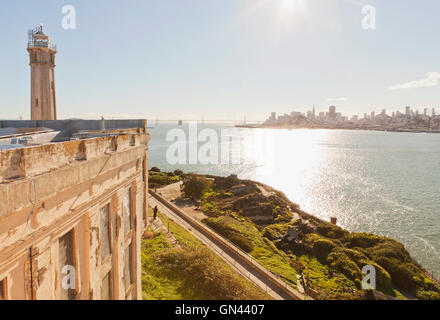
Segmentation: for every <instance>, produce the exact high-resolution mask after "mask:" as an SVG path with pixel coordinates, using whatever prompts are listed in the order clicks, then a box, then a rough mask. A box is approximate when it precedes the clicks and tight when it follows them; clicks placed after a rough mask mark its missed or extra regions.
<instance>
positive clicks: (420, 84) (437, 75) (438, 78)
mask: <svg viewBox="0 0 440 320" xmlns="http://www.w3.org/2000/svg"><path fill="white" fill-rule="evenodd" d="M439 83H440V72H429V73H428V74H427V75H426V78H425V79H420V80H415V81H411V82H407V83H403V84H397V85H394V86H390V87H389V88H388V89H389V90H404V89H416V88H424V87H435V86H436V85H438V84H439Z"/></svg>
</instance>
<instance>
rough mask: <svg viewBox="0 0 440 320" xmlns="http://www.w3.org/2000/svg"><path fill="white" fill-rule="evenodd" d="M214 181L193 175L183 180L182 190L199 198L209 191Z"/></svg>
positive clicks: (188, 195) (187, 194)
mask: <svg viewBox="0 0 440 320" xmlns="http://www.w3.org/2000/svg"><path fill="white" fill-rule="evenodd" d="M211 184H212V181H211V180H209V179H206V178H203V177H200V176H195V175H191V176H188V177H186V178H185V179H184V180H183V183H182V185H181V190H182V192H183V194H184V195H186V196H187V197H188V198H191V199H193V200H199V199H200V198H201V197H202V195H203V194H204V193H205V192H207V191H209V189H210V188H211Z"/></svg>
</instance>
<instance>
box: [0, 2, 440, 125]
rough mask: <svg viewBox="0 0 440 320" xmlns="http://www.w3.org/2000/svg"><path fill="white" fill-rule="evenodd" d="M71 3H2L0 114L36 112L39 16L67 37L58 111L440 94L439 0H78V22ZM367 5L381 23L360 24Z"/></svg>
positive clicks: (250, 112)
mask: <svg viewBox="0 0 440 320" xmlns="http://www.w3.org/2000/svg"><path fill="white" fill-rule="evenodd" d="M64 5H65V3H62V2H56V3H26V6H27V8H28V9H29V10H25V11H23V10H22V3H20V1H18V2H14V3H10V2H8V3H2V4H1V5H0V7H1V9H2V10H0V18H1V19H0V26H1V28H0V30H1V31H0V33H1V35H2V41H3V43H6V44H7V45H6V46H5V49H4V50H2V51H1V53H0V55H1V58H2V59H1V60H0V61H1V62H0V67H1V68H2V70H3V74H4V75H6V76H5V77H2V79H1V80H0V94H1V95H2V97H3V100H2V104H1V105H2V108H1V111H0V118H10V119H18V118H19V117H22V118H23V119H28V118H30V114H29V103H30V83H29V80H28V79H29V78H30V76H29V75H30V68H29V66H28V63H29V61H28V60H29V58H28V57H27V52H26V50H25V47H26V31H27V29H30V28H33V27H35V26H36V25H39V24H40V23H41V22H43V23H44V25H45V30H47V32H48V33H49V34H50V35H51V38H52V39H54V40H55V42H56V43H57V44H58V50H59V54H58V55H57V85H58V86H57V104H58V107H59V108H58V113H59V118H60V119H63V118H71V117H82V118H99V117H100V116H101V115H104V116H106V117H112V116H115V117H124V116H126V117H139V116H143V117H147V118H148V119H150V120H154V119H155V118H156V117H158V118H159V119H170V118H172V119H174V118H178V119H184V120H185V119H191V118H200V117H201V116H202V115H204V116H205V118H207V119H208V118H209V119H231V120H233V119H234V120H236V119H243V117H244V116H246V117H247V118H248V119H249V121H252V120H258V119H261V120H263V119H265V118H266V117H267V113H268V112H270V111H271V110H277V111H278V112H280V113H287V112H290V111H291V110H298V111H300V112H306V111H307V110H308V109H309V108H310V107H309V106H311V105H313V104H315V106H316V109H317V110H322V109H325V108H326V107H327V106H328V105H330V104H335V105H337V106H338V109H339V110H340V111H341V112H343V113H344V114H348V115H349V116H352V115H354V114H358V115H362V114H363V113H366V112H367V113H368V112H370V111H371V110H372V109H374V110H376V112H377V111H380V110H381V109H383V108H386V109H387V110H401V112H403V111H404V107H405V106H407V105H410V106H412V107H413V108H418V109H420V110H422V109H423V108H424V107H429V108H432V107H435V108H438V106H439V104H440V90H438V85H439V83H440V73H439V71H440V60H439V59H438V55H437V54H436V53H437V52H438V49H439V44H438V42H437V41H436V32H435V31H436V30H438V27H439V26H440V22H438V20H436V19H435V13H436V12H438V11H439V10H440V4H438V3H437V2H435V1H426V2H425V3H424V5H423V7H422V6H418V5H414V4H413V3H412V2H411V1H389V2H387V3H386V4H384V3H380V2H379V1H373V0H371V1H356V2H353V1H343V0H337V1H336V0H335V1H322V0H321V1H320V0H315V1H307V2H306V1H299V0H283V1H279V2H274V1H258V2H255V1H248V0H242V1H232V0H225V1H223V2H222V3H221V5H220V4H219V3H218V2H216V1H211V0H209V1H195V2H192V3H189V4H182V3H181V2H179V1H170V2H167V3H164V2H160V1H147V2H143V3H139V4H137V5H126V4H122V3H118V2H117V1H95V2H93V3H88V2H85V1H72V2H71V5H72V6H73V7H74V8H75V10H76V20H77V21H76V27H75V29H72V30H65V29H63V28H62V25H61V24H62V19H63V17H64V14H63V13H62V8H63V6H64ZM366 5H372V6H374V8H375V9H376V15H377V17H376V20H377V28H376V29H374V30H364V29H363V28H362V25H361V23H362V19H363V17H364V16H363V14H362V8H363V7H364V6H366ZM409 9H411V10H409ZM10 15H13V16H15V17H16V19H14V20H13V21H11V20H10V19H8V18H7V17H8V16H10ZM431 18H432V19H431ZM408 21H412V22H413V23H411V24H408V23H407V22H408ZM408 62H411V63H408ZM298 106H303V107H298Z"/></svg>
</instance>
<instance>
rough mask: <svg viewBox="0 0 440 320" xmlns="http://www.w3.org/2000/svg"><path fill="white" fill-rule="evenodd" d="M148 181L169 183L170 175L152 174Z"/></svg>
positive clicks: (160, 183)
mask: <svg viewBox="0 0 440 320" xmlns="http://www.w3.org/2000/svg"><path fill="white" fill-rule="evenodd" d="M148 183H149V184H154V185H161V186H164V185H167V184H168V176H166V175H162V174H152V175H149V176H148Z"/></svg>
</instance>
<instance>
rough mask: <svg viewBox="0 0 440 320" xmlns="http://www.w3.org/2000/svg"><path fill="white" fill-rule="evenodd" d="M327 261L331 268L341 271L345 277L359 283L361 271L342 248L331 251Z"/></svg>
mask: <svg viewBox="0 0 440 320" xmlns="http://www.w3.org/2000/svg"><path fill="white" fill-rule="evenodd" d="M327 263H328V264H329V265H330V267H332V268H333V269H335V270H337V271H339V272H341V273H342V274H344V275H345V276H346V277H347V278H349V279H351V280H353V281H355V282H356V283H359V282H360V280H361V278H362V272H361V270H360V269H359V267H358V266H357V265H356V263H354V261H352V260H351V259H350V257H349V256H348V255H346V254H345V253H344V251H343V250H340V249H337V250H334V251H332V252H331V253H330V254H329V255H328V257H327Z"/></svg>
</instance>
